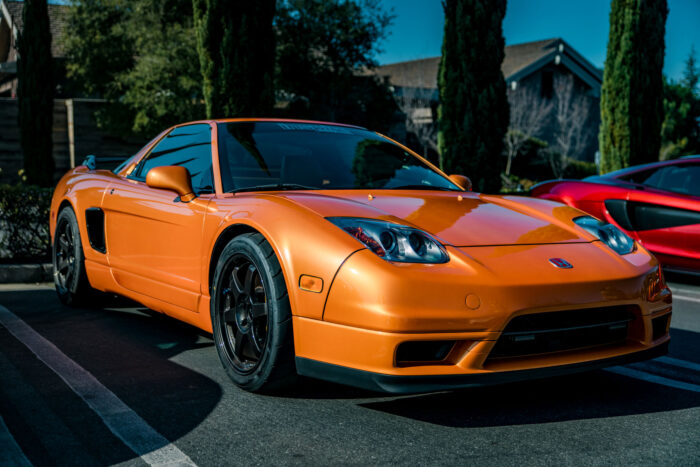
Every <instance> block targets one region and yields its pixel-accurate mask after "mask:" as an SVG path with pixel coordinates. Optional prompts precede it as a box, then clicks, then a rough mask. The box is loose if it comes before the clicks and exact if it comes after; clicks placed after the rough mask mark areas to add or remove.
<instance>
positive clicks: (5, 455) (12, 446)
mask: <svg viewBox="0 0 700 467" xmlns="http://www.w3.org/2000/svg"><path fill="white" fill-rule="evenodd" d="M0 465H7V466H10V465H11V466H17V467H30V466H31V465H32V463H31V462H29V459H27V456H25V455H24V452H22V449H20V447H19V445H18V444H17V441H15V439H14V438H13V437H12V433H10V430H8V429H7V425H5V421H4V420H3V419H2V417H0Z"/></svg>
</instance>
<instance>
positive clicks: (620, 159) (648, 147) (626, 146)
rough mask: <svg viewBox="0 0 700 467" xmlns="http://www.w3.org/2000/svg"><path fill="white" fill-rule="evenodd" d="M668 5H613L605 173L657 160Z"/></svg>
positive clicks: (636, 1) (648, 0)
mask: <svg viewBox="0 0 700 467" xmlns="http://www.w3.org/2000/svg"><path fill="white" fill-rule="evenodd" d="M667 15H668V6H667V3H666V0H613V1H612V5H611V9H610V36H609V39H608V51H607V57H606V59H605V71H604V73H603V87H602V90H601V97H600V117H601V123H600V133H599V135H598V139H599V144H600V152H601V166H600V171H601V173H605V172H610V171H613V170H617V169H621V168H624V167H627V166H629V165H635V164H642V163H645V162H653V161H656V160H658V158H659V149H660V146H661V123H662V122H663V118H664V115H663V79H662V69H663V64H664V32H665V25H666V17H667Z"/></svg>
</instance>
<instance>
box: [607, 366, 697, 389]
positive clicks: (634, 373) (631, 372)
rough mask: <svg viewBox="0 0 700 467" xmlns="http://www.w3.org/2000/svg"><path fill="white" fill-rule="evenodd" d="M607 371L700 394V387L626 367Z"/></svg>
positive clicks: (617, 367)
mask: <svg viewBox="0 0 700 467" xmlns="http://www.w3.org/2000/svg"><path fill="white" fill-rule="evenodd" d="M606 371H609V372H611V373H616V374H618V375H622V376H627V377H629V378H635V379H641V380H642V381H647V382H649V383H655V384H661V385H663V386H668V387H671V388H676V389H684V390H686V391H692V392H700V386H698V385H697V384H692V383H686V382H684V381H676V380H675V379H670V378H664V377H663V376H659V375H653V374H651V373H647V372H645V371H641V370H635V369H633V368H628V367H624V366H616V367H612V368H607V369H606Z"/></svg>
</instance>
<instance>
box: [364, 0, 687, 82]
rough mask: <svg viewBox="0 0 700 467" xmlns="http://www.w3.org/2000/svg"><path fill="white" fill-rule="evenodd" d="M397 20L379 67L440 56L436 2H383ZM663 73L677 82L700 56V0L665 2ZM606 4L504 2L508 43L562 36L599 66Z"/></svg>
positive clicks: (599, 0) (594, 0) (589, 0)
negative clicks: (686, 65)
mask: <svg viewBox="0 0 700 467" xmlns="http://www.w3.org/2000/svg"><path fill="white" fill-rule="evenodd" d="M382 4H383V6H384V7H385V8H387V9H389V8H393V10H394V14H395V15H396V18H395V20H394V24H393V25H392V26H391V28H390V32H391V35H390V36H389V37H388V39H386V40H385V41H384V43H383V44H382V48H383V49H384V52H383V53H381V54H379V55H378V56H377V59H378V60H379V63H380V64H385V63H393V62H400V61H404V60H413V59H417V58H424V57H434V56H437V55H440V47H441V46H442V28H443V22H444V17H443V16H444V15H443V11H442V5H441V4H440V0H382ZM668 5H669V15H668V19H667V21H666V57H665V59H664V73H665V74H666V75H667V76H669V77H670V78H672V79H679V78H680V77H681V76H682V73H683V67H684V62H685V59H686V58H687V56H688V53H689V52H690V47H691V45H693V44H694V45H695V49H696V51H697V57H698V58H700V0H668ZM609 13H610V1H609V0H584V1H582V0H565V1H562V0H508V7H507V10H506V17H505V19H504V20H503V35H504V36H505V39H506V44H517V43H520V42H529V41H535V40H540V39H548V38H553V37H561V38H563V39H564V40H565V41H567V42H568V43H569V44H571V46H572V47H573V48H575V49H576V50H577V51H578V52H580V53H581V54H583V56H584V57H586V58H587V59H588V60H590V61H591V62H592V63H593V64H594V65H595V66H597V67H601V68H602V67H603V63H604V62H605V49H606V45H607V43H608V19H609V18H608V15H609Z"/></svg>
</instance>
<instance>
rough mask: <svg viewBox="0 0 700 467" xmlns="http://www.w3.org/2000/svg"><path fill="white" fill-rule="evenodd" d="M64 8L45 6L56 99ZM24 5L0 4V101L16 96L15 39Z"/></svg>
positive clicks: (5, 1) (61, 80) (65, 18)
mask: <svg viewBox="0 0 700 467" xmlns="http://www.w3.org/2000/svg"><path fill="white" fill-rule="evenodd" d="M69 8H70V7H69V6H68V5H53V4H50V5H48V9H49V27H50V29H51V53H52V55H53V57H54V69H55V74H56V76H55V80H56V84H57V89H56V95H57V96H61V94H62V87H63V84H64V82H65V71H64V68H65V67H64V62H65V60H64V58H65V34H64V32H65V30H66V27H67V22H68V10H69ZM23 9H24V2H17V1H8V0H0V97H15V96H16V95H17V37H18V35H19V34H21V33H22V11H23Z"/></svg>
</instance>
